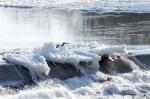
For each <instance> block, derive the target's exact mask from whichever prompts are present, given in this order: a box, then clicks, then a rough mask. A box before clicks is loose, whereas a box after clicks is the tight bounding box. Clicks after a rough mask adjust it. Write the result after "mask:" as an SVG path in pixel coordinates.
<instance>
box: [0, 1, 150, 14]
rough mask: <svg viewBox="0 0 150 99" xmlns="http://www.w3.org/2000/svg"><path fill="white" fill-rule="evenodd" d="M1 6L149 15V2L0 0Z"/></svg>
mask: <svg viewBox="0 0 150 99" xmlns="http://www.w3.org/2000/svg"><path fill="white" fill-rule="evenodd" d="M0 5H1V6H5V7H16V8H30V7H33V8H54V9H61V10H68V11H72V10H80V11H81V10H83V11H92V12H97V13H105V12H119V13H120V12H132V13H149V12H150V10H149V9H150V1H149V0H1V2H0Z"/></svg>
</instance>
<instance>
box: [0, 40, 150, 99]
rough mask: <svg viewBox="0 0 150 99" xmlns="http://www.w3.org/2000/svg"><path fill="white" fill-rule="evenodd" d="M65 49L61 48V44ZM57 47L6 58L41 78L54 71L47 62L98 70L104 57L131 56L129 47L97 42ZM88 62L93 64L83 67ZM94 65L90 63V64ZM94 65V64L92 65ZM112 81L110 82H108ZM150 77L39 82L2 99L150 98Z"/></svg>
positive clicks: (146, 73) (91, 76)
mask: <svg viewBox="0 0 150 99" xmlns="http://www.w3.org/2000/svg"><path fill="white" fill-rule="evenodd" d="M60 45H61V44H60ZM56 46H57V44H56V43H52V42H50V43H45V44H44V45H43V47H41V48H35V49H34V50H31V51H30V52H29V51H28V52H27V53H26V52H24V51H21V50H20V52H19V53H7V52H6V53H5V54H3V56H4V58H5V59H6V60H8V61H11V62H13V63H15V64H19V65H23V66H25V67H26V68H28V69H29V70H31V72H35V73H36V74H38V75H39V76H41V75H42V74H43V73H44V74H46V75H47V74H48V72H49V71H50V68H49V67H48V66H47V64H46V60H48V61H54V62H61V63H65V62H68V63H72V64H74V65H75V66H76V67H77V68H80V67H82V66H83V65H84V66H87V67H88V68H91V69H97V68H98V67H97V66H96V65H97V63H98V61H99V60H100V59H101V56H102V55H103V54H108V55H112V56H115V55H122V54H123V55H124V54H127V50H126V47H125V46H107V45H101V44H98V43H97V42H89V43H84V42H81V43H73V44H65V45H64V46H59V47H57V48H56ZM80 61H87V63H89V64H86V65H85V64H79V63H80ZM89 61H90V62H89ZM91 62H92V63H91ZM108 79H109V80H108ZM149 82H150V73H149V71H137V70H134V71H133V72H131V73H125V74H118V75H106V74H103V73H102V72H100V71H95V74H89V75H85V76H83V77H73V78H70V79H67V80H64V81H62V80H58V79H48V80H46V81H38V82H37V83H38V86H36V87H33V88H30V87H29V88H25V89H24V90H22V91H19V92H18V93H15V94H7V95H4V96H0V98H2V99H3V98H6V99H12V98H13V99H31V98H45V99H58V98H61V99H77V98H80V99H85V98H87V99H91V98H92V99H98V98H102V99H108V98H110V99H116V98H117V99H132V98H135V99H136V98H145V99H148V98H150V96H149V95H150V83H149Z"/></svg>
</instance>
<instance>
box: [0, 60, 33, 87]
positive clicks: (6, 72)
mask: <svg viewBox="0 0 150 99" xmlns="http://www.w3.org/2000/svg"><path fill="white" fill-rule="evenodd" d="M32 83H33V81H32V78H31V76H30V74H29V71H28V70H27V69H26V68H24V67H22V66H19V65H15V64H12V63H9V62H6V61H1V62H0V84H1V85H2V86H9V85H10V86H18V87H20V86H22V85H25V84H32Z"/></svg>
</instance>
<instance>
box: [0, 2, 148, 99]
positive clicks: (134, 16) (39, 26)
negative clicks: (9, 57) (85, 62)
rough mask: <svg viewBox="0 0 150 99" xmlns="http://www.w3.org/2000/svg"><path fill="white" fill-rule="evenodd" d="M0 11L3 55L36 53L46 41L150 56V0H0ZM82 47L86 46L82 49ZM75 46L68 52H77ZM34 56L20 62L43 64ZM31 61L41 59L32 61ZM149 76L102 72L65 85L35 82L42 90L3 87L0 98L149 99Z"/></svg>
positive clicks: (143, 72)
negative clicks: (101, 81) (6, 53)
mask: <svg viewBox="0 0 150 99" xmlns="http://www.w3.org/2000/svg"><path fill="white" fill-rule="evenodd" d="M0 6H1V7H0V22H1V25H0V49H1V50H2V51H4V50H6V52H7V50H9V51H10V50H13V49H18V50H21V52H22V51H23V52H22V53H28V52H30V53H32V50H33V49H34V48H39V47H42V46H43V44H44V43H45V42H55V43H62V42H69V43H71V44H73V43H77V46H78V47H79V46H81V47H85V48H88V49H90V48H91V47H89V46H88V47H87V46H83V45H84V44H85V45H88V44H87V42H88V43H90V42H93V41H95V42H96V45H97V44H99V45H103V44H104V45H107V46H113V45H114V46H116V45H117V46H122V45H126V46H127V50H128V52H129V53H132V54H134V55H139V54H140V55H141V54H142V55H143V54H146V55H149V54H150V1H149V0H132V1H130V0H0ZM78 42H83V43H82V44H81V45H80V43H78ZM90 44H95V43H90ZM74 46H75V47H73V48H72V47H69V48H70V49H69V50H74V48H76V45H74ZM90 46H91V45H90ZM94 47H95V46H94ZM79 48H80V47H79ZM61 50H62V49H61ZM69 50H67V51H69ZM81 50H82V48H81ZM84 50H85V49H84ZM15 51H16V50H15ZM48 51H49V50H48ZM65 51H66V50H65ZM57 53H61V51H57ZM32 54H33V53H32ZM32 54H31V55H28V56H26V55H25V56H24V54H23V56H17V57H19V58H21V60H19V62H20V61H21V62H22V61H23V62H24V61H28V59H29V60H30V59H31V62H29V64H31V65H32V64H33V65H35V64H36V63H37V61H39V60H40V62H41V60H42V59H41V58H39V56H38V55H37V56H34V55H32ZM73 54H74V53H73ZM80 54H81V53H80ZM82 54H83V53H82ZM86 54H87V53H86ZM67 55H68V54H67ZM69 55H70V54H69ZM71 55H72V53H71ZM33 56H34V57H35V58H38V59H37V60H36V59H34V58H30V57H33ZM43 56H44V55H43ZM56 56H57V55H56ZM85 56H86V55H85ZM87 56H88V55H87ZM44 57H45V56H44ZM76 57H77V58H78V56H76ZM15 58H16V57H15ZM19 58H18V59H19ZM63 58H64V59H65V57H63ZM66 60H67V59H66ZM61 61H64V60H61ZM42 62H43V60H42ZM149 76H150V72H149V70H147V71H138V70H134V71H133V72H131V73H125V74H119V75H116V76H112V75H106V74H103V73H101V72H98V73H96V74H94V75H92V76H91V75H90V76H89V75H86V76H83V77H81V78H78V77H74V78H70V79H67V80H63V81H62V80H58V79H48V80H44V81H37V83H38V86H26V87H25V88H24V89H22V90H20V89H19V90H18V89H15V90H13V89H9V88H4V87H0V98H1V99H2V98H6V99H37V98H39V99H57V98H60V99H78V98H81V99H84V98H89V99H91V98H93V99H105V98H106V99H107V98H110V99H111V98H114V99H116V98H118V99H120V98H125V99H130V98H131V99H132V98H137V99H141V98H145V99H150V77H149ZM107 77H111V78H112V81H109V82H105V83H98V82H95V80H96V79H98V78H101V79H102V78H103V79H105V78H107Z"/></svg>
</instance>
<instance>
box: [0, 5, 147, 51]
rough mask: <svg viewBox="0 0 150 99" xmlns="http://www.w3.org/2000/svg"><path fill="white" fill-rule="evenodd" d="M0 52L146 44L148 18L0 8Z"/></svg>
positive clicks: (130, 15)
mask: <svg viewBox="0 0 150 99" xmlns="http://www.w3.org/2000/svg"><path fill="white" fill-rule="evenodd" d="M0 22H1V25H0V26H1V27H0V46H1V48H20V47H21V48H22V47H23V48H24V47H29V48H30V47H35V46H39V45H41V44H42V43H44V42H47V41H54V42H63V41H66V42H76V41H97V42H99V43H103V44H117V45H118V44H119V45H120V44H127V45H149V44H150V14H146V13H145V14H133V13H128V14H127V13H122V14H116V13H108V14H101V15H100V14H96V13H82V12H73V11H72V12H65V11H56V10H48V9H47V10H43V9H16V8H0Z"/></svg>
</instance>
